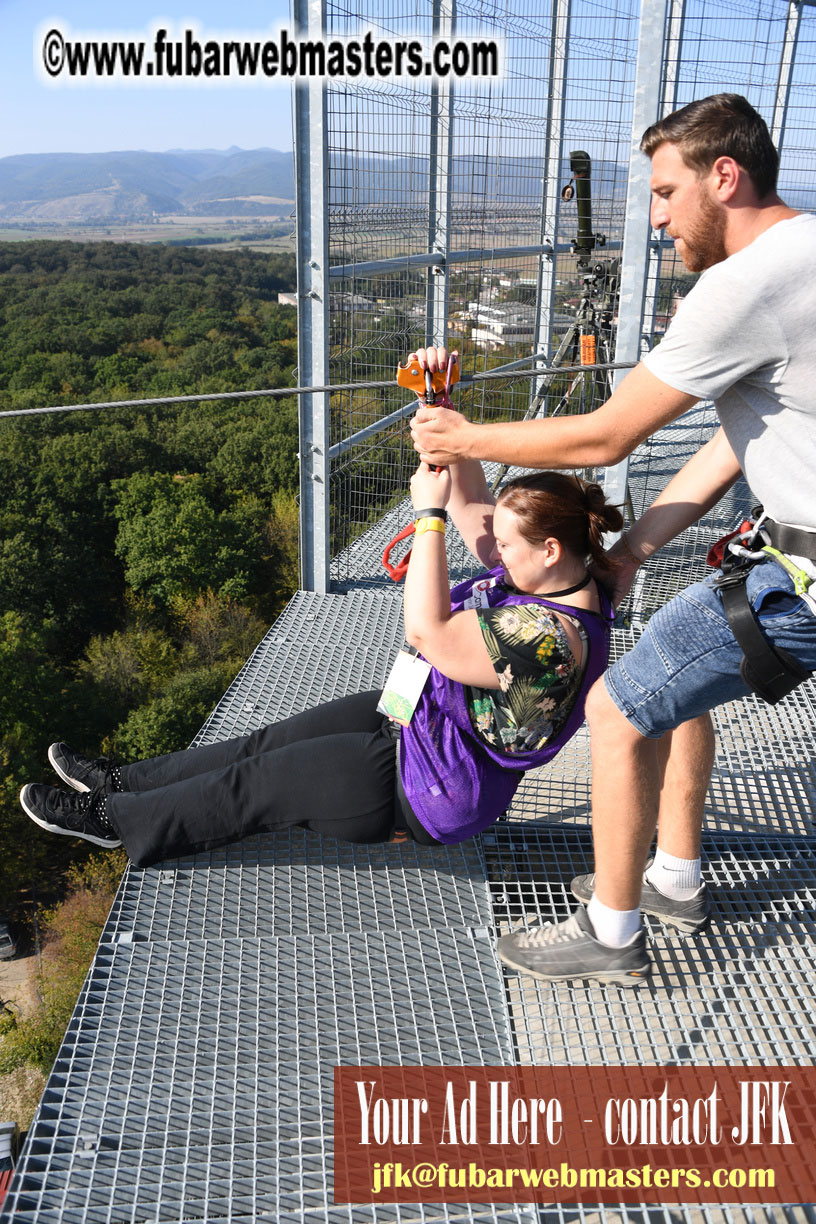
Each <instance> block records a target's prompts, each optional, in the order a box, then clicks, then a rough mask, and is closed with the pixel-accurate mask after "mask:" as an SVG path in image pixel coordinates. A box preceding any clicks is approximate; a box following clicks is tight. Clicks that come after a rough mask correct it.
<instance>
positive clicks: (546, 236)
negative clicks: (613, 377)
mask: <svg viewBox="0 0 816 1224" xmlns="http://www.w3.org/2000/svg"><path fill="white" fill-rule="evenodd" d="M561 8H562V9H563V16H562V17H561V18H560V19H559V16H558V6H556V7H555V9H554V10H553V13H552V14H551V13H550V11H543V10H542V9H541V7H540V6H537V5H535V4H532V3H514V4H512V5H510V4H495V5H488V6H484V5H476V4H473V3H467V2H465V3H459V4H457V5H456V15H455V34H456V37H459V38H469V37H471V36H473V37H481V38H486V37H500V38H502V39H503V40H504V47H505V57H506V58H505V63H506V70H505V73H504V77H503V79H501V80H499V81H492V82H488V83H475V82H471V83H469V84H468V87H467V88H460V87H459V86H457V87H456V89H455V91H454V92H453V95H452V97H450V98H449V97H448V95H447V93H446V92H445V90H444V89H443V88H440V89H439V91H438V92H434V91H433V90H431V89H430V87H428V88H416V87H413V86H412V87H402V86H399V85H396V84H393V83H390V84H389V85H388V86H387V87H384V88H380V89H368V90H351V89H348V88H345V87H342V86H340V87H337V86H334V87H332V89H331V90H330V92H329V102H328V127H329V180H330V181H329V205H328V207H329V218H330V262H331V264H332V265H333V268H334V273H335V274H334V275H333V277H332V280H331V284H332V293H331V321H330V353H331V357H330V361H331V365H330V368H331V379H332V381H333V382H338V381H343V382H347V381H354V380H357V379H366V378H388V377H392V376H393V374H394V371H395V368H396V365H397V363H398V361H399V360H401V359H403V358H404V357H405V356H406V355H407V354H408V353H409V352H410V351H411V349H412V348H414V347H416V346H417V345H420V344H423V343H425V342H426V341H427V340H428V339H433V338H434V337H436V338H437V339H441V338H442V336H444V335H446V336H447V338H448V341H449V345H450V346H451V347H456V348H458V349H459V350H460V353H461V360H462V363H463V367H464V368H465V369H466V370H467V372H468V373H470V372H478V371H481V370H490V369H495V368H501V367H503V366H505V365H508V364H512V363H514V362H517V361H518V360H520V359H521V358H529V356H530V355H531V353H534V352H542V353H545V354H548V355H550V356H554V355H555V353H556V351H557V349H558V347H559V345H560V343H561V342H562V341H563V339H564V336H565V334H566V333H567V332H568V331H569V330H570V328H572V326H573V324H574V323H575V320H576V314H577V312H578V307H579V304H580V301H581V296H582V292H583V290H584V289H585V285H584V283H583V274H582V271H581V270H580V269H578V268H577V267H576V264H577V258H576V256H575V255H574V254H571V253H570V251H569V243H570V241H571V240H572V239H574V238H575V236H576V232H577V226H578V221H577V212H576V205H575V203H572V204H563V205H562V204H561V202H560V199H559V192H560V188H561V186H562V185H563V184H565V183H566V182H567V181H568V180H569V178H570V175H571V171H570V168H569V158H568V155H567V154H568V150H569V148H571V147H572V145H570V144H569V142H570V141H574V142H575V143H576V144H577V146H579V147H581V148H583V149H586V150H587V151H588V152H589V153H590V156H591V157H592V159H593V190H594V206H595V212H594V214H593V223H594V229H595V230H596V231H597V232H598V233H603V234H604V236H605V238H606V241H607V246H608V248H609V250H608V251H604V252H602V254H603V255H604V257H607V256H609V257H613V256H614V253H615V251H616V250H617V249H618V248H619V245H620V240H621V236H622V222H623V213H624V201H625V190H626V188H625V180H626V164H625V150H626V147H627V144H628V130H629V125H630V115H631V94H632V87H633V71H634V56H635V45H636V37H637V5H636V4H634V3H632V4H626V3H624V4H619V5H617V6H615V5H614V4H604V5H597V4H593V5H588V4H573V5H572V6H571V8H572V13H571V14H570V12H569V8H570V6H568V5H566V4H564V5H562V6H561ZM361 20H362V15H361V13H360V10H359V8H355V10H354V11H353V12H352V11H350V10H349V9H348V8H347V7H345V6H341V5H337V4H329V6H328V24H329V29H330V32H331V33H338V34H342V33H350V32H351V31H352V30H354V29H355V28H357V27H358V24H359V23H360V21H361ZM365 20H366V23H367V24H369V23H370V24H371V25H372V26H373V28H374V29H375V30H377V31H378V32H382V33H387V34H392V35H397V34H399V35H402V36H404V35H406V34H416V35H419V36H424V37H427V36H429V35H430V33H431V30H432V23H433V13H432V9H431V5H429V4H423V5H419V4H404V3H399V2H398V0H391V2H390V3H389V4H387V5H386V6H384V7H383V6H378V8H377V12H376V15H372V17H371V18H369V16H368V15H366V17H365ZM559 20H560V22H561V24H560V25H559ZM570 22H571V25H570ZM567 33H568V34H569V38H568V40H567V37H566V34H567ZM562 126H563V128H564V140H563V141H561V140H554V139H553V131H560V129H561V127H562ZM564 141H566V142H567V143H566V144H565V143H564ZM559 213H560V214H561V220H560V222H559ZM554 247H555V248H556V254H555V255H554V257H553V255H552V251H553V248H554ZM440 254H441V255H444V257H445V259H444V262H441V261H440V260H439V258H438V256H439V255H440ZM434 257H436V262H435V263H433V264H431V266H429V264H428V260H429V259H432V258H434ZM384 261H387V263H385V262H384ZM372 262H373V263H376V264H377V265H378V266H377V267H375V268H372ZM338 273H341V274H340V275H338ZM591 289H592V293H593V297H594V300H595V301H596V303H597V304H598V306H599V307H600V304H601V300H602V298H603V296H604V285H603V283H602V282H596V283H595V284H593V286H592V287H591ZM577 334H578V330H577V328H575V330H574V334H573V335H572V336H571V337H570V344H569V345H567V346H566V347H565V349H564V355H563V357H562V360H563V361H565V360H568V359H569V357H570V356H571V355H572V354H574V353H575V352H577ZM602 356H603V354H602V353H600V352H599V353H598V357H599V359H601V358H602ZM571 383H574V385H573V386H572V395H571V404H572V408H571V410H572V411H583V410H587V409H588V408H591V407H592V406H594V404H595V402H596V400H597V396H598V394H599V392H603V393H605V389H606V386H607V383H606V380H605V379H598V380H593V379H592V378H591V377H590V376H587V377H578V378H577V379H575V378H573V379H571V380H570V379H566V378H565V377H564V378H559V379H558V380H552V381H551V383H550V385H549V386H548V387H546V388H542V386H541V384H540V383H539V382H538V381H536V382H534V383H530V382H523V383H513V384H509V383H508V384H502V383H490V384H483V385H481V386H480V387H479V388H478V390H471V391H470V392H469V393H468V394H467V395H462V396H461V397H460V399H459V406H460V407H462V408H463V410H464V411H465V412H466V413H467V414H468V415H470V416H471V417H473V418H474V419H479V420H491V419H496V418H499V417H501V418H504V417H510V418H513V417H520V416H523V415H524V413H525V412H527V411H528V409H529V408H530V403H531V398H532V397H533V396H534V395H535V394H536V392H539V393H542V394H541V397H540V398H541V402H540V403H538V404H537V405H536V408H537V410H539V411H543V412H549V411H552V408H553V407H554V406H555V405H556V404H558V403H559V401H560V400H561V399H562V397H563V396H564V393H565V392H566V391H567V390H568V389H569V388H570V385H571ZM404 402H405V394H404V393H402V392H398V391H397V389H396V388H394V390H393V391H385V392H377V393H376V394H374V393H371V392H366V391H360V392H354V393H343V394H339V395H336V396H334V397H333V400H332V406H331V418H332V419H331V439H332V443H335V444H336V443H337V442H338V441H340V440H342V439H343V438H345V437H348V436H349V435H350V434H352V433H354V432H355V431H357V430H359V429H361V428H364V427H365V426H366V425H368V424H370V423H371V422H372V421H375V420H378V419H379V418H381V417H383V416H385V415H387V414H388V413H390V412H393V411H395V410H396V409H397V408H399V407H401V406H402V405H403V404H404ZM414 464H415V457H414V452H413V450H412V449H411V447H410V443H409V440H408V437H407V428H406V426H405V424H404V423H400V424H396V425H394V426H393V427H391V428H390V429H389V430H388V431H385V432H383V433H381V434H379V435H378V436H377V437H376V438H375V439H373V440H368V441H366V442H365V443H364V444H362V445H360V446H357V447H354V448H353V449H352V450H350V451H348V452H347V453H346V454H345V455H344V456H343V457H342V459H340V460H339V461H337V462H336V463H335V464H334V467H333V470H332V483H331V504H332V550H331V551H332V554H333V556H334V557H335V561H334V563H333V569H332V578H333V580H334V581H335V582H343V581H344V580H346V579H348V578H349V577H351V572H350V571H348V570H344V568H343V558H344V556H346V555H347V554H346V552H345V550H346V548H347V546H348V545H349V544H350V543H351V541H352V540H353V539H354V538H355V536H356V535H357V534H359V532H360V531H361V530H363V529H364V528H365V527H366V526H367V525H369V524H370V523H372V522H373V521H375V520H376V519H377V518H379V517H380V515H381V514H382V513H383V511H385V510H387V509H389V508H390V507H392V506H393V505H394V504H396V502H397V501H398V500H399V498H400V497H402V496H404V493H405V491H406V488H407V481H408V477H409V475H410V472H411V471H412V470H413V467H414Z"/></svg>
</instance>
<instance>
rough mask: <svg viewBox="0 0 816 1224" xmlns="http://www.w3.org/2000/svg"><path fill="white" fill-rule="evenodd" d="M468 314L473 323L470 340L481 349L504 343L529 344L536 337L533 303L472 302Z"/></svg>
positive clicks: (494, 347)
mask: <svg viewBox="0 0 816 1224" xmlns="http://www.w3.org/2000/svg"><path fill="white" fill-rule="evenodd" d="M474 306H475V307H476V309H475V310H474V309H473V307H474ZM470 313H471V316H472V318H473V321H474V323H475V324H476V326H475V327H474V328H473V331H472V333H471V339H472V340H473V342H474V343H475V344H477V345H479V346H480V347H482V348H485V349H497V348H503V347H504V346H505V345H506V344H532V343H533V340H534V339H535V326H536V310H535V307H534V306H527V305H526V304H525V303H523V302H507V303H506V304H505V305H503V306H485V305H482V304H481V303H476V302H473V303H470Z"/></svg>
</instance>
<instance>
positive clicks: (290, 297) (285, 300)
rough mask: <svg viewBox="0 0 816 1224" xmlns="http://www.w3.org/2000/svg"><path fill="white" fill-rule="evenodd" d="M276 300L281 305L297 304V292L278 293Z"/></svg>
mask: <svg viewBox="0 0 816 1224" xmlns="http://www.w3.org/2000/svg"><path fill="white" fill-rule="evenodd" d="M278 302H279V304H280V305H281V306H297V304H298V300H297V294H296V293H279V294H278Z"/></svg>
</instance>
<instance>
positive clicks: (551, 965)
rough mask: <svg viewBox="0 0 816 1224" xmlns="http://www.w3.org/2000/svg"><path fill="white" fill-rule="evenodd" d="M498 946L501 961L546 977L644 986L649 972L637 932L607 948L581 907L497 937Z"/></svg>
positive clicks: (643, 942)
mask: <svg viewBox="0 0 816 1224" xmlns="http://www.w3.org/2000/svg"><path fill="white" fill-rule="evenodd" d="M497 949H498V953H499V956H500V958H501V959H502V960H503V961H504V963H505V965H509V966H510V968H511V969H518V970H520V972H521V973H530V974H532V976H533V977H537V978H543V979H544V980H545V981H552V982H560V981H569V980H571V979H573V978H594V979H595V980H596V981H598V982H612V983H614V984H615V985H617V986H644V985H645V984H646V982H647V981H648V979H649V974H650V973H651V972H652V962H651V960H650V959H649V957H648V955H647V953H646V936H645V935H644V933H643V931H642V930H640V931H638V933H637V935H635V937H634V939H632V940H631V941H630V943H628V944H627V945H626V946H625V947H624V948H609V947H607V945H606V944H602V943H599V942H598V940H597V939H596V938H595V932H594V930H593V928H592V923H591V922H590V921H589V915H588V914H587V912H586V910H585V909H584V907H583V905H581V906H579V908H578V909H577V910H576V911H575V913H574V914H572V915H571V916H570V917H569V918H567V920H566V921H565V922H558V923H555V922H548V923H547V924H546V926H540V927H532V928H531V929H530V930H529V931H515V932H514V933H513V934H512V935H502V937H501V939H500V940H499V942H498V945H497Z"/></svg>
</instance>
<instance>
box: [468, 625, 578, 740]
mask: <svg viewBox="0 0 816 1224" xmlns="http://www.w3.org/2000/svg"><path fill="white" fill-rule="evenodd" d="M477 611H478V616H479V625H480V627H481V630H482V637H483V638H484V642H485V645H486V647H487V652H488V654H489V655H490V659H491V662H492V663H493V666H494V668H495V669H496V674H497V675H498V677H499V683H500V685H501V688H499V689H482V688H475V687H473V686H468V687H466V696H467V703H468V711H469V713H470V720H471V722H472V724H473V727H474V730H475V731H476V733H477V735H479V736H480V737H481V738H482V739H484V740H486V741H487V743H489V744H491V745H492V746H493V747H494V748H501V749H502V750H503V751H504V752H507V753H509V754H513V753H520V752H531V751H535V750H536V749H538V748H542V747H543V746H544V745H545V744H546V743H547V741H548V740H550V739H551V738H552V737H553V736H554V735H556V734H557V733H558V731H559V730H560V728H561V727H562V726H563V724H564V723H565V722H566V720H567V718H568V717H569V714H570V711H571V709H572V707H573V705H574V703H575V698H576V696H577V693H578V690H579V688H580V684H581V674H582V668H581V667H579V665H578V663H577V662H576V659H575V656H574V655H573V653H572V651H571V650H570V648H569V646H568V644H567V637H566V634H565V633H564V630H563V627H562V626H561V624H560V622H559V620H558V618H557V616H556V615H555V614H554V613H553V612H551V611H550V610H549V609H548V608H545V607H543V606H542V605H541V604H539V603H530V604H511V605H509V606H507V607H503V608H479V609H477ZM573 623H575V624H576V625H577V627H578V628H579V630H580V632H581V634H582V636H583V637H585V634H584V630H583V629H582V627H581V626H580V625H578V622H577V621H575V622H573Z"/></svg>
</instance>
